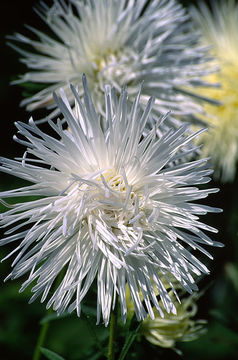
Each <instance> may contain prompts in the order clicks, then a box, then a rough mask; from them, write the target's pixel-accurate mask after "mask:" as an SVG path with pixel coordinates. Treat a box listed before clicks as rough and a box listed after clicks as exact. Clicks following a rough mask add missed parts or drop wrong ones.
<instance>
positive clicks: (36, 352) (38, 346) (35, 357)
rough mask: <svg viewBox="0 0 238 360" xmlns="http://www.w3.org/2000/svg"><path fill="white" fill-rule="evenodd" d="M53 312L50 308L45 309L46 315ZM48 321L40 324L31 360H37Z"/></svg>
mask: <svg viewBox="0 0 238 360" xmlns="http://www.w3.org/2000/svg"><path fill="white" fill-rule="evenodd" d="M52 312H53V310H52V308H51V309H49V310H48V311H47V315H50V314H51V313H52ZM49 325H50V324H49V322H46V323H44V324H43V325H42V326H41V330H40V334H39V336H38V339H37V343H36V347H35V350H34V354H33V360H39V359H40V356H41V351H40V348H41V347H42V346H43V345H44V342H45V338H46V334H47V331H48V328H49Z"/></svg>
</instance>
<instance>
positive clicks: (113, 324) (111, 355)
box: [107, 300, 118, 360]
mask: <svg viewBox="0 0 238 360" xmlns="http://www.w3.org/2000/svg"><path fill="white" fill-rule="evenodd" d="M117 309H118V306H117V300H116V304H115V308H114V310H113V311H112V312H111V317H110V325H109V326H110V333H109V341H108V353H107V359H108V360H115V335H116V328H117Z"/></svg>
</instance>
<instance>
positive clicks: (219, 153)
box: [192, 0, 238, 182]
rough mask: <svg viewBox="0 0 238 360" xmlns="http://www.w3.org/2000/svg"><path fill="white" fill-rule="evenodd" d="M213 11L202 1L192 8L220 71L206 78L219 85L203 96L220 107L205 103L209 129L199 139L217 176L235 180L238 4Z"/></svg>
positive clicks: (216, 5)
mask: <svg viewBox="0 0 238 360" xmlns="http://www.w3.org/2000/svg"><path fill="white" fill-rule="evenodd" d="M212 5H213V6H212V12H211V10H210V9H209V8H208V7H207V6H206V5H205V3H201V4H200V11H199V10H197V9H196V8H193V9H192V14H193V17H194V20H195V22H196V23H197V24H198V26H199V28H200V29H201V30H202V33H203V42H204V44H210V45H212V47H211V53H212V55H213V57H214V60H215V61H216V63H217V64H218V65H219V67H220V71H219V72H217V73H215V74H213V75H209V76H208V77H206V78H204V80H207V81H209V82H212V83H214V84H220V87H219V88H210V89H208V88H202V89H200V90H199V94H200V95H204V96H207V97H211V98H213V99H214V100H216V101H218V102H220V104H221V105H220V106H212V105H210V104H206V105H204V109H205V111H206V114H207V115H206V116H204V117H203V120H204V121H205V122H206V123H207V124H209V125H210V128H209V131H208V132H207V133H206V134H203V135H202V136H201V138H200V141H201V143H202V144H203V148H202V152H201V156H211V159H212V161H213V164H214V169H215V173H214V175H215V177H216V178H217V179H221V181H223V182H227V181H232V180H234V177H235V174H236V167H237V160H238V67H237V64H238V6H237V5H236V4H235V2H234V1H232V0H228V1H222V2H219V1H218V2H213V3H212Z"/></svg>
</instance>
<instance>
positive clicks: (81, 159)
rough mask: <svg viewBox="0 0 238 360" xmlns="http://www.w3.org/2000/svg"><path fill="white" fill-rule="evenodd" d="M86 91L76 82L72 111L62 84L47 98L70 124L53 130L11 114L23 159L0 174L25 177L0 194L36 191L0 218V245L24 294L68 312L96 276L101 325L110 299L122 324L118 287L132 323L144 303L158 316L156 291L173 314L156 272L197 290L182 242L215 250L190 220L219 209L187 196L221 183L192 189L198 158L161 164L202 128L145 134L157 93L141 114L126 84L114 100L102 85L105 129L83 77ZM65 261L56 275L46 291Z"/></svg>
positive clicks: (201, 175)
mask: <svg viewBox="0 0 238 360" xmlns="http://www.w3.org/2000/svg"><path fill="white" fill-rule="evenodd" d="M83 87H84V103H82V101H81V100H80V97H79V95H78V93H77V92H76V90H75V89H74V88H73V87H72V93H73V97H74V99H75V101H76V112H73V111H72V109H71V107H70V105H69V102H68V100H67V97H66V96H65V94H64V93H63V92H62V94H61V97H57V96H55V99H56V103H57V105H58V107H59V109H60V111H61V112H62V114H63V116H64V118H65V119H66V121H67V125H68V128H70V131H69V130H64V129H63V128H62V124H61V121H60V120H58V122H57V124H54V123H53V122H52V121H51V120H49V125H50V126H51V127H52V129H53V130H54V131H55V133H56V138H54V137H51V136H50V135H47V134H45V133H44V132H42V131H41V130H40V129H39V128H38V127H37V126H36V125H35V123H34V122H33V120H32V119H31V120H30V121H29V124H24V123H21V122H18V123H16V126H17V128H18V131H19V134H20V138H16V140H17V141H18V142H20V143H21V144H23V145H26V146H27V151H26V152H25V155H24V156H23V158H22V159H16V160H9V159H5V158H1V159H0V161H1V166H0V170H1V171H3V172H6V173H9V174H12V175H13V174H14V175H16V176H18V177H20V178H22V179H25V180H28V181H29V182H31V183H33V185H29V186H26V187H22V188H19V189H16V190H9V191H6V192H1V193H0V198H2V199H4V198H10V197H16V196H19V197H21V196H32V195H33V196H34V195H39V196H40V198H39V199H36V200H29V202H24V203H18V204H15V205H13V206H11V207H12V208H10V209H9V210H8V211H7V212H5V213H3V214H2V215H1V219H0V225H1V226H2V227H3V228H5V227H10V228H9V229H8V230H7V231H6V237H5V238H3V239H2V240H1V242H0V244H1V245H4V244H7V243H10V242H13V241H16V242H17V243H18V245H17V246H16V248H15V250H14V251H13V252H12V253H11V254H10V255H8V256H7V257H9V256H11V255H13V254H14V253H16V252H18V251H19V254H18V255H17V257H16V259H15V260H14V262H13V264H12V272H11V274H10V275H9V278H11V279H15V278H18V277H19V276H21V275H23V274H25V273H28V272H29V273H30V275H29V278H28V279H27V280H26V281H25V282H24V283H23V285H22V289H21V290H24V289H25V288H26V287H27V286H28V285H30V284H31V283H32V282H35V284H34V286H33V288H32V291H33V292H34V295H33V296H32V298H31V301H33V300H34V299H36V298H37V297H38V296H40V295H42V299H41V300H42V301H44V300H45V299H46V297H47V296H48V298H49V297H50V298H49V299H48V303H47V307H50V306H51V305H53V308H54V310H56V311H58V313H62V312H64V311H65V310H66V309H68V310H69V311H73V310H74V309H76V310H77V313H78V315H79V314H80V304H81V301H82V299H83V298H84V297H85V295H86V294H87V292H88V290H89V288H90V287H91V285H92V283H93V282H94V280H96V282H97V283H96V285H97V294H98V298H97V314H98V321H99V320H100V315H101V313H102V317H103V320H104V322H105V324H108V321H109V318H110V311H111V309H112V308H113V306H114V304H115V299H116V297H117V295H119V298H120V303H121V314H122V319H123V321H125V320H126V316H127V304H126V295H125V288H126V284H128V287H129V291H130V294H131V297H132V301H133V304H134V309H135V313H136V316H137V318H138V319H139V320H140V319H144V318H146V316H147V314H149V315H150V316H151V318H154V313H153V310H152V306H154V307H155V308H156V310H157V311H158V312H159V313H160V315H161V316H163V311H162V309H161V306H160V304H159V300H158V299H157V295H158V293H159V295H160V298H161V301H162V304H163V306H164V308H165V310H166V311H167V312H172V313H175V312H176V310H175V307H174V304H173V302H172V300H171V298H170V296H169V295H168V293H167V290H166V288H165V286H164V285H163V281H162V280H161V276H160V275H159V273H160V274H164V272H165V271H166V272H167V273H169V274H171V275H172V278H173V279H174V280H175V279H177V280H176V281H179V282H180V283H181V286H183V287H184V288H185V289H186V290H187V291H189V292H191V291H192V290H196V289H197V286H196V284H195V282H194V280H193V274H195V275H200V274H201V273H208V272H209V271H208V269H207V268H206V266H205V265H204V264H203V263H202V262H201V261H199V260H198V259H197V258H196V257H195V256H194V255H193V254H192V253H191V252H190V250H195V249H198V250H200V251H201V252H202V253H204V254H206V255H207V256H209V257H211V255H210V254H209V253H208V252H207V250H205V249H204V248H203V245H212V246H220V245H221V244H220V243H217V242H214V241H212V240H211V239H210V238H209V237H208V235H207V234H205V232H204V230H205V231H212V232H216V230H215V229H214V228H212V227H210V226H208V225H205V224H203V223H202V222H200V221H199V219H198V215H203V214H206V213H207V212H210V211H212V212H219V209H216V208H211V207H209V206H205V205H201V204H196V203H195V202H194V201H196V200H200V199H203V198H205V197H207V195H208V194H210V193H213V192H216V191H217V189H209V190H205V189H203V190H199V189H198V187H196V186H195V184H206V183H207V182H208V181H209V180H210V179H209V174H211V173H212V171H211V170H209V169H208V167H207V164H206V160H197V161H193V162H190V163H183V164H180V165H176V166H173V167H171V168H165V166H166V165H167V164H168V162H174V161H175V160H176V161H179V160H180V159H181V157H183V156H186V153H185V154H181V153H180V152H179V149H181V147H183V146H184V145H186V144H187V143H189V142H191V141H192V140H193V139H194V137H195V136H197V135H198V133H196V134H193V135H190V136H187V129H188V125H183V126H182V127H180V128H179V129H178V130H176V131H175V130H170V131H168V132H167V133H165V134H164V135H163V136H162V137H161V138H158V137H157V136H156V129H152V130H151V131H150V132H149V133H148V134H147V135H146V136H142V134H143V132H144V127H145V124H146V123H147V120H148V118H149V117H150V116H151V115H150V113H151V108H152V104H153V99H150V100H149V102H148V104H147V106H146V108H145V110H144V112H143V114H142V113H141V110H140V109H141V108H140V106H139V100H140V93H139V94H138V95H137V97H136V99H135V101H134V103H133V106H132V109H131V111H130V112H129V111H128V109H127V93H126V91H125V90H123V91H122V93H121V96H120V98H119V100H118V97H117V96H116V93H115V92H114V91H111V89H110V87H109V86H106V90H105V109H106V117H105V119H104V121H103V124H105V128H102V127H101V119H100V116H98V115H97V113H96V111H95V107H94V105H93V103H92V100H91V98H90V94H89V91H88V88H87V84H86V79H85V77H84V78H83ZM162 120H163V119H161V121H160V122H162ZM157 126H159V123H158V124H157ZM200 132H201V131H200ZM22 137H23V138H25V139H26V140H24V139H22ZM62 269H65V275H64V278H63V280H62V281H61V283H60V285H59V286H58V288H57V289H56V290H53V289H52V285H53V284H54V281H55V279H56V278H57V276H58V275H59V273H60V272H61V270H62ZM169 283H170V284H171V287H172V289H173V285H172V282H170V280H169ZM53 288H54V287H53ZM155 289H156V290H155ZM140 292H142V295H143V299H144V301H142V300H141V298H140ZM142 302H144V305H143V303H142Z"/></svg>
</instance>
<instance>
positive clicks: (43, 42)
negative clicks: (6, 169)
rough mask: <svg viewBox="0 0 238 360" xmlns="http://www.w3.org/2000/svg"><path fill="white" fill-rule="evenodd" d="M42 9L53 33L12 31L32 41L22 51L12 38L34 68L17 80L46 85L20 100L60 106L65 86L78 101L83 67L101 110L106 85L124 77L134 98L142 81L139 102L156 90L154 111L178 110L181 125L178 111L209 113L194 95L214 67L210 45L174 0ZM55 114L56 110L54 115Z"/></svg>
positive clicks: (174, 119) (72, 0) (87, 2)
mask: <svg viewBox="0 0 238 360" xmlns="http://www.w3.org/2000/svg"><path fill="white" fill-rule="evenodd" d="M38 14H39V15H40V16H41V18H42V19H43V21H44V22H45V23H46V24H47V25H48V26H49V28H50V30H51V33H52V34H51V35H50V34H49V35H46V34H45V33H43V32H41V31H39V30H36V29H35V28H30V30H31V31H32V32H33V33H34V34H35V36H36V38H35V39H34V40H33V39H31V38H28V37H26V36H23V35H21V34H15V35H14V36H11V37H10V38H11V39H13V40H14V41H18V42H20V43H22V44H23V45H25V47H28V50H27V49H26V48H25V49H24V50H23V49H19V48H18V47H16V46H15V45H13V44H12V46H13V47H14V48H15V49H16V50H17V51H19V52H20V53H21V54H22V55H23V58H22V62H24V63H25V64H26V66H27V67H28V68H29V69H30V71H29V72H27V73H26V74H25V75H23V76H21V77H20V79H19V80H17V81H16V82H15V83H24V82H30V83H34V84H36V83H39V84H41V85H42V84H43V86H44V85H45V87H44V89H43V90H42V91H40V92H38V93H36V94H35V95H34V96H32V97H29V98H27V99H25V100H23V101H22V103H21V104H22V105H27V109H28V110H30V111H31V110H34V109H36V108H39V107H49V108H51V109H54V108H55V104H54V102H53V98H52V92H53V91H55V90H57V89H59V88H61V87H63V88H64V90H65V92H66V94H67V97H68V99H69V102H70V103H71V104H72V102H73V100H74V98H73V95H72V93H71V92H70V91H69V87H68V84H69V83H72V84H73V85H74V86H78V85H79V94H80V95H82V93H83V88H82V86H81V82H80V80H81V76H82V74H83V73H84V74H86V76H87V79H88V83H89V89H90V91H91V94H92V98H93V100H94V104H95V107H96V109H97V111H99V112H100V113H102V114H104V110H105V109H104V108H103V106H102V104H103V97H104V86H105V84H110V85H112V86H113V87H115V88H116V89H117V90H118V91H120V89H121V88H122V86H123V85H124V84H126V85H127V87H128V94H129V99H130V98H134V97H135V96H136V94H137V92H138V89H139V86H140V84H141V82H142V81H144V82H145V84H144V87H143V92H142V96H141V105H142V106H143V107H145V106H146V103H147V101H148V100H149V97H150V96H155V98H156V100H155V106H154V111H157V112H158V113H159V114H161V113H163V114H166V113H167V111H168V110H172V114H173V116H171V115H170V116H169V117H168V118H169V121H168V120H167V122H170V124H171V123H172V124H173V126H176V127H177V126H178V125H179V124H180V117H179V115H186V116H189V118H190V120H191V118H192V116H193V118H194V119H195V115H194V114H196V113H202V112H203V107H202V106H201V104H200V102H201V99H200V97H199V95H197V94H196V95H195V96H192V97H191V96H190V95H189V94H190V91H192V90H194V88H195V87H196V86H197V85H201V84H203V82H201V77H202V76H205V75H207V74H208V73H210V72H211V66H210V65H209V63H208V60H209V59H208V56H207V50H206V48H205V47H204V46H201V45H198V40H199V34H198V33H197V32H196V31H194V30H193V29H192V27H191V22H190V21H189V16H188V14H187V13H186V11H185V10H184V9H183V7H182V6H181V5H179V4H178V3H177V2H176V1H175V0H169V1H168V0H154V1H150V2H147V1H146V0H137V1H135V0H130V1H126V0H121V1H117V0H101V1H98V0H97V1H96V0H84V1H79V0H69V1H64V0H61V1H58V0H55V1H54V5H53V6H52V7H48V6H47V5H45V4H44V3H43V4H42V7H41V8H40V9H39V10H38ZM209 57H210V56H209ZM185 89H186V90H185ZM193 92H195V91H193ZM57 113H58V109H56V110H55V111H53V113H52V114H51V116H54V115H56V114H57Z"/></svg>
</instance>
